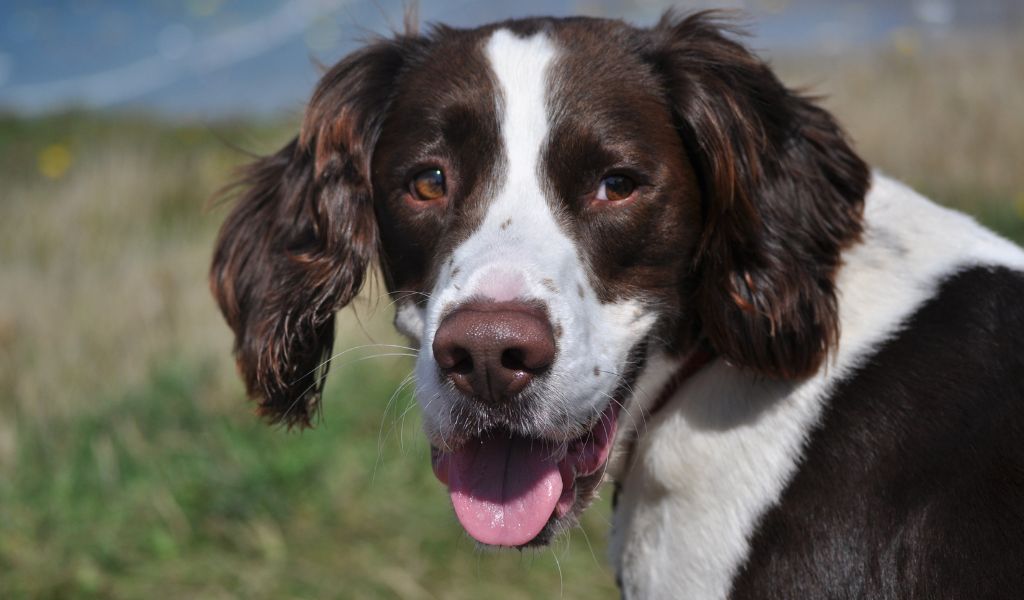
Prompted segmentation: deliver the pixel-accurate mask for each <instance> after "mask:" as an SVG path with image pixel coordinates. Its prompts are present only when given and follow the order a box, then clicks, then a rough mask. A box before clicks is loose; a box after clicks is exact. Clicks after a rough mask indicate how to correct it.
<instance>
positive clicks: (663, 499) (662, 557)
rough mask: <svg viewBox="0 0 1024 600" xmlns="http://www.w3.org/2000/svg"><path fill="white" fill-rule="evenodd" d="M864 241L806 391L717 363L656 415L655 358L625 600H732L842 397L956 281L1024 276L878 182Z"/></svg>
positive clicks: (628, 414) (951, 223) (623, 478)
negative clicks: (768, 517)
mask: <svg viewBox="0 0 1024 600" xmlns="http://www.w3.org/2000/svg"><path fill="white" fill-rule="evenodd" d="M864 219H865V232H864V237H863V240H862V242H860V243H859V244H857V245H856V246H854V247H852V248H850V249H849V250H847V251H846V252H845V254H844V257H843V259H844V261H843V267H842V268H841V269H840V272H839V274H838V279H837V288H838V295H839V301H840V323H841V328H842V329H841V332H842V333H841V338H840V342H839V345H838V347H837V348H836V349H835V350H834V351H833V352H832V353H831V354H830V356H829V359H828V361H827V363H826V365H825V366H823V367H822V368H821V369H820V370H819V371H818V372H817V373H816V374H814V375H812V376H811V377H809V378H807V379H805V380H800V381H786V380H772V379H768V378H765V377H758V376H756V375H754V374H752V373H749V372H746V371H744V370H743V369H740V368H737V367H734V366H732V365H730V364H728V363H727V362H726V361H725V360H722V359H717V360H714V361H713V362H712V363H711V364H709V365H707V366H706V367H705V368H703V369H702V370H700V371H699V372H698V373H696V374H695V375H693V376H692V377H690V378H689V379H688V380H686V381H685V382H684V383H683V384H682V385H680V386H679V387H678V389H677V390H676V392H675V393H674V394H672V395H671V398H670V399H669V400H668V401H667V403H666V404H665V407H664V408H663V409H661V410H660V411H659V412H658V413H657V414H655V415H653V416H651V415H650V407H651V406H652V405H653V401H654V399H655V398H656V397H657V394H658V391H659V390H661V389H663V388H664V386H666V385H667V383H668V382H669V381H670V379H671V378H672V377H673V374H674V373H675V371H676V366H675V363H674V362H673V361H672V360H671V359H670V358H669V357H667V356H665V355H662V354H655V355H653V356H652V357H651V358H650V360H649V361H648V364H647V367H646V368H645V370H644V372H643V373H641V375H640V377H639V380H638V382H637V384H636V385H635V386H634V389H635V390H636V391H635V393H634V395H633V397H632V398H631V400H630V401H629V402H628V403H627V404H626V406H625V409H624V410H623V415H622V419H621V422H620V426H621V433H620V436H622V437H620V438H619V440H620V443H619V444H618V448H628V447H629V444H628V443H622V441H623V440H626V441H628V440H630V439H631V436H635V437H636V439H637V440H638V441H637V443H636V444H635V451H634V452H633V455H632V456H629V457H628V459H627V457H626V456H625V454H626V452H624V451H619V452H618V453H617V455H616V460H615V461H614V462H613V463H612V464H611V468H612V470H611V471H610V472H611V474H612V476H613V477H614V478H615V479H616V481H617V482H619V483H620V484H621V486H622V491H621V494H619V502H618V504H617V507H616V510H615V514H614V518H613V530H612V535H611V542H610V554H611V559H612V563H613V565H614V566H615V568H616V571H617V572H618V574H619V575H620V577H621V579H622V585H623V588H624V592H626V595H627V596H628V597H636V598H660V597H686V598H696V599H704V598H707V599H711V598H724V597H725V596H726V594H727V593H728V590H729V587H730V585H731V581H732V579H733V577H734V575H735V573H736V571H737V569H738V568H739V567H740V565H742V564H743V561H744V560H745V559H746V556H747V552H748V549H749V548H748V544H749V540H750V536H751V535H752V533H753V531H754V530H755V528H756V526H757V523H758V520H759V519H760V518H761V516H762V515H763V514H764V512H765V511H766V510H767V509H768V507H770V506H772V505H773V504H774V503H776V502H778V500H779V498H780V497H781V495H782V492H783V490H784V489H785V487H786V485H787V483H788V482H789V480H790V479H791V478H792V476H793V474H794V473H795V471H796V469H797V465H799V463H800V458H801V454H802V451H803V448H804V446H805V444H806V442H807V440H808V437H809V435H810V433H811V431H813V429H814V427H815V426H816V424H817V423H818V422H819V420H820V417H821V414H822V411H823V409H824V407H825V404H826V402H827V399H828V397H829V395H830V393H831V391H832V390H833V389H834V386H835V385H836V384H837V383H838V382H840V381H842V380H843V379H845V378H846V377H847V376H848V375H850V374H851V373H853V372H854V371H855V370H856V369H857V368H858V367H859V366H860V365H862V364H863V363H864V361H865V360H867V359H868V358H870V355H871V350H872V349H873V348H877V347H879V346H880V345H881V344H882V343H884V341H885V340H886V339H888V338H889V337H891V336H892V335H894V334H895V333H897V332H898V331H899V330H900V327H901V325H902V323H904V322H905V321H906V319H907V318H909V317H910V315H912V314H913V313H914V312H915V311H916V310H917V309H918V308H919V307H920V306H921V304H922V303H923V302H924V301H925V300H927V298H929V297H930V296H931V295H932V294H933V293H934V291H935V289H937V286H938V285H939V284H940V283H941V282H942V281H943V280H944V279H946V278H947V277H949V276H950V275H952V274H954V273H956V272H958V271H960V270H962V269H964V268H967V267H970V266H973V265H983V264H1005V265H1012V266H1016V267H1017V268H1024V254H1022V253H1021V251H1020V250H1019V249H1018V248H1016V247H1015V246H1013V245H1012V244H1010V243H1008V242H1006V241H1005V240H1002V239H1001V238H998V237H997V236H995V235H994V234H992V233H990V232H988V231H987V230H984V229H982V228H981V227H979V226H978V225H977V224H975V223H974V222H973V221H971V220H970V219H969V218H968V217H966V216H964V215H961V214H959V213H955V212H952V211H949V210H947V209H944V208H941V207H939V206H936V205H934V204H932V203H930V202H928V201H927V200H925V199H924V198H922V197H920V196H918V195H917V194H916V193H914V192H913V191H911V190H910V189H908V188H906V187H904V186H902V185H900V184H898V183H896V182H893V181H891V180H888V179H886V178H884V177H881V176H878V175H876V176H875V180H874V184H873V190H872V192H871V193H870V195H869V197H868V202H867V204H866V207H865V215H864Z"/></svg>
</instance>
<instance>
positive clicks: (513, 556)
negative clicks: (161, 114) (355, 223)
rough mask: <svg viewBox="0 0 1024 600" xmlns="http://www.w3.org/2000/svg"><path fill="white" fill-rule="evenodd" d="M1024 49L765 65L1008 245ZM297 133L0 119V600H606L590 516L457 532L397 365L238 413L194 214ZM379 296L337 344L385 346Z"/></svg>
mask: <svg viewBox="0 0 1024 600" xmlns="http://www.w3.org/2000/svg"><path fill="white" fill-rule="evenodd" d="M1022 40H1024V36H1016V37H1014V38H1006V39H1004V38H993V39H987V40H984V39H981V38H977V37H975V38H964V39H957V40H953V41H951V42H946V43H944V44H941V45H932V44H930V43H929V42H928V41H926V40H917V39H913V38H912V37H908V38H897V39H894V41H893V43H892V44H890V45H889V46H888V47H886V48H883V49H881V50H878V51H875V52H870V53H863V54H860V55H856V56H847V57H842V58H835V59H821V58H820V57H819V58H818V59H816V60H815V61H813V62H807V61H802V60H799V59H795V58H792V57H779V58H778V59H777V63H778V67H779V69H780V70H781V71H782V72H783V73H784V75H785V78H786V80H787V81H789V82H791V83H797V84H805V83H815V84H818V85H815V89H816V90H817V91H823V92H824V93H826V94H828V95H829V98H828V99H827V100H826V101H825V102H826V105H827V106H828V107H829V108H830V109H831V110H833V111H834V112H836V113H837V114H838V115H839V117H840V119H841V120H842V121H843V122H844V123H845V124H846V125H847V128H848V129H849V131H850V132H851V134H852V136H853V137H854V139H855V140H856V142H857V144H858V148H859V149H860V150H861V151H862V152H863V153H864V155H865V156H866V157H868V158H869V159H870V160H871V161H872V162H873V163H874V164H876V165H878V166H881V167H882V168H883V169H885V170H886V171H888V172H889V173H891V174H893V175H895V176H897V177H899V178H902V179H905V180H907V181H909V182H910V183H912V184H914V185H915V186H916V187H918V188H919V189H922V191H924V192H926V193H928V194H930V195H932V196H933V197H935V198H937V199H939V200H940V201H942V202H944V203H946V204H950V205H953V206H957V207H960V208H963V209H966V210H969V211H970V212H972V213H974V214H976V215H978V216H979V218H980V219H981V220H982V221H984V222H985V223H986V224H988V225H990V226H992V227H994V228H995V229H997V230H998V231H1001V232H1002V233H1004V234H1006V235H1008V236H1010V237H1012V238H1014V239H1016V240H1017V241H1022V240H1024V172H1022V171H1021V170H1020V168H1019V162H1020V157H1021V156H1024V122H1022V121H1021V120H1020V119H1019V117H1018V115H1017V114H1016V112H1015V111H1017V110H1018V107H1019V106H1021V105H1024V69H1021V68H1020V66H1021V65H1022V64H1024V41H1022ZM823 61H824V62H823ZM822 74H828V77H827V79H825V78H823V75H822ZM295 120H296V119H285V120H282V121H280V122H274V123H253V122H236V123H230V122H228V123H217V124H213V125H197V124H193V123H172V122H164V121H160V120H158V119H154V118H152V117H148V116H145V115H129V114H95V113H84V112H72V113H67V114H61V115H53V116H48V117H42V118H32V119H28V118H19V117H14V116H7V117H0V180H2V181H3V182H4V185H3V186H2V190H0V215H2V218H0V281H2V285H3V293H0V597H3V598H47V597H54V598H58V597H59V598H66V597H82V598H89V597H97V598H137V597H202V598H220V597H223V598H233V597H241V598H324V597H338V598H480V597H488V598H495V599H497V598H538V597H552V596H553V595H556V593H557V591H559V590H560V591H561V595H562V596H563V597H565V598H580V597H608V598H610V597H614V595H615V593H614V585H613V582H612V577H611V574H610V572H609V570H608V569H607V567H606V566H605V557H604V554H605V547H606V535H607V533H606V530H607V525H608V519H609V509H608V506H607V503H606V502H605V501H602V502H601V503H599V504H598V505H597V506H596V507H595V509H593V510H591V511H589V512H588V513H587V515H586V522H585V529H584V531H585V535H584V533H581V532H575V533H574V534H573V535H572V536H571V539H570V540H566V539H563V540H561V541H560V542H559V543H558V544H557V545H556V547H555V548H554V549H552V550H546V551H541V552H527V553H522V554H520V553H516V552H502V553H481V552H480V551H478V550H477V549H476V548H475V547H474V545H473V544H472V543H471V542H470V541H469V540H468V539H467V538H466V536H465V534H463V533H462V532H461V530H460V528H459V527H458V525H457V524H456V522H455V519H454V517H453V515H452V513H451V509H450V507H449V506H448V501H447V498H446V496H445V494H444V491H443V489H442V488H441V486H440V485H439V484H438V483H437V482H436V481H435V480H434V478H433V475H432V474H431V473H430V468H429V464H428V462H429V461H428V458H427V455H428V452H427V448H426V447H425V444H424V441H423V440H422V436H421V435H420V434H419V431H418V429H419V423H418V415H417V411H416V409H415V407H414V406H413V405H412V399H411V398H410V396H409V394H408V390H407V388H402V389H399V390H398V393H397V394H396V393H395V391H396V389H398V388H400V383H401V382H402V381H403V378H404V377H405V376H406V375H407V374H408V373H409V371H410V369H411V361H410V359H409V358H406V357H375V358H371V357H372V355H374V354H375V353H383V352H384V351H383V350H377V349H375V348H373V347H369V348H364V349H361V350H359V351H355V352H353V353H352V354H351V357H352V358H351V359H349V358H348V356H346V358H345V359H344V361H343V362H339V364H337V365H335V368H334V369H333V371H332V377H331V379H330V382H329V385H328V389H327V394H326V400H325V408H324V420H323V422H322V423H321V424H320V426H319V427H318V428H317V429H315V430H312V431H306V432H301V433H300V432H286V431H284V430H281V429H277V428H271V427H266V426H265V425H263V424H262V423H260V422H259V421H258V420H257V419H256V418H255V417H254V416H253V415H252V411H251V407H250V406H248V405H247V404H246V402H245V400H244V398H243V393H242V390H241V385H240V383H239V382H238V380H237V377H236V375H235V373H234V368H233V365H232V364H231V360H230V357H229V348H230V344H231V340H230V337H229V333H228V331H227V328H226V326H224V324H223V322H222V320H221V318H220V316H219V314H218V313H217V311H216V308H215V307H214V305H213V302H212V300H211V299H210V297H209V292H208V290H207V289H206V281H205V275H206V269H207V266H208V260H209V252H210V248H211V245H212V240H213V236H214V235H215V233H216V227H217V225H218V224H219V222H220V220H221V219H222V218H223V215H224V212H225V210H224V208H223V207H215V208H213V209H211V210H208V211H207V210H204V206H205V205H206V201H207V199H208V198H209V197H210V195H211V194H212V193H213V192H214V191H215V190H216V189H217V188H218V187H220V186H221V185H223V184H224V183H225V182H226V181H227V180H228V178H229V173H230V171H231V169H232V168H233V167H235V166H237V165H238V164H240V163H241V162H243V161H244V160H246V157H245V154H244V153H243V152H241V151H239V150H238V149H236V148H237V147H240V148H244V149H246V150H249V151H252V152H255V153H267V152H269V151H272V150H273V149H275V148H276V147H277V146H278V145H280V144H282V143H283V142H284V140H285V139H286V138H287V136H288V135H289V133H290V132H291V131H292V130H293V128H294V127H295ZM379 292H380V290H379V286H378V287H376V288H372V289H371V290H370V293H367V294H365V295H364V297H363V298H361V299H360V300H359V301H358V302H357V303H356V304H357V306H356V312H352V311H346V312H345V313H344V317H343V319H342V323H341V324H340V325H339V338H340V339H339V343H338V349H339V350H340V349H344V348H347V347H353V346H359V345H363V344H371V343H375V342H380V343H389V342H395V341H397V340H396V339H395V337H394V334H393V333H391V332H390V327H389V314H388V311H387V307H386V304H387V303H386V301H382V300H381V298H380V297H379ZM389 399H390V401H389Z"/></svg>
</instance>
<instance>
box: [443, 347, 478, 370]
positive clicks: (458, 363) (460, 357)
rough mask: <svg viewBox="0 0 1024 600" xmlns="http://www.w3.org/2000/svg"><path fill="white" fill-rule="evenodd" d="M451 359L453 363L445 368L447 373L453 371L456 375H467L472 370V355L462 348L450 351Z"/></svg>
mask: <svg viewBox="0 0 1024 600" xmlns="http://www.w3.org/2000/svg"><path fill="white" fill-rule="evenodd" d="M451 359H452V361H453V363H454V364H452V366H450V367H448V368H447V369H445V371H448V372H449V373H455V374H457V375H469V374H470V373H472V372H473V357H472V356H470V355H469V352H466V351H465V350H463V349H462V348H459V349H458V350H456V351H454V352H452V358H451Z"/></svg>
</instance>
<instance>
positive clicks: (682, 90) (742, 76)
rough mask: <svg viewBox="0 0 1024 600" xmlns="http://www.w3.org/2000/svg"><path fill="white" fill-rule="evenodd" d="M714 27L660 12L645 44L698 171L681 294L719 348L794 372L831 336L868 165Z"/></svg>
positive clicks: (830, 342) (819, 356)
mask: <svg viewBox="0 0 1024 600" xmlns="http://www.w3.org/2000/svg"><path fill="white" fill-rule="evenodd" d="M723 31H727V26H723V21H722V20H721V19H720V18H718V15H717V14H716V13H707V12H705V13H698V14H695V15H692V16H689V17H686V18H682V19H680V18H677V17H675V16H674V15H673V14H672V13H669V14H666V15H665V16H664V17H663V18H662V20H661V22H660V23H659V24H658V25H657V26H656V27H655V28H654V29H653V31H652V35H653V36H654V43H653V45H652V50H651V55H650V57H649V58H650V60H651V61H652V63H653V64H654V65H655V66H656V68H657V69H658V71H659V72H660V73H661V75H662V76H663V78H664V81H665V86H666V92H667V94H668V96H669V98H670V102H671V103H672V105H673V107H674V111H675V114H676V117H677V119H678V125H679V129H680V134H681V136H682V137H683V141H684V144H685V145H686V147H687V150H688V152H689V154H690V156H689V158H690V160H691V163H692V164H693V165H694V166H695V168H696V169H697V172H698V176H699V178H700V182H701V188H702V194H703V198H702V209H703V220H704V222H703V233H702V237H701V239H700V241H699V245H698V252H697V253H696V264H695V270H696V273H697V277H698V284H697V287H696V289H695V290H694V306H695V307H696V311H697V313H698V316H699V319H700V325H699V327H700V330H701V333H702V334H703V335H704V336H706V337H707V338H708V340H709V341H710V343H711V344H712V346H714V347H715V349H716V350H717V351H718V352H720V353H721V354H722V355H723V356H725V357H726V358H728V359H730V360H731V361H733V362H734V363H736V364H738V365H741V366H744V367H749V368H752V369H754V370H756V371H758V372H761V373H764V374H767V375H770V376H777V377H801V376H805V375H808V374H810V373H813V372H814V371H815V370H816V369H817V368H818V367H819V366H820V365H821V363H822V361H823V360H824V358H825V356H826V354H827V352H828V350H829V348H831V347H833V346H834V345H835V343H836V342H837V340H838V335H839V324H838V314H837V302H836V292H835V283H834V278H835V275H836V271H837V269H838V267H839V265H840V251H841V250H842V249H843V248H844V247H846V246H848V245H849V244H851V243H853V242H854V241H856V240H857V239H858V237H859V235H860V232H861V213H862V208H863V201H864V195H865V193H866V190H867V187H868V181H869V172H868V168H867V166H866V165H865V164H864V162H863V161H862V160H861V159H860V158H859V157H858V156H857V154H855V153H854V151H853V150H852V149H851V148H850V145H849V144H848V142H847V140H846V137H845V135H844V134H843V132H842V130H841V129H840V128H839V126H838V125H837V124H836V122H835V120H834V119H833V118H832V116H831V115H830V114H828V113H827V112H826V111H824V110H822V109H821V108H819V107H817V106H815V105H814V104H813V103H812V102H811V100H809V99H808V98H805V97H802V96H800V95H798V94H796V93H794V92H792V91H790V90H788V89H787V88H786V87H785V86H783V85H782V83H780V82H779V80H778V79H777V78H776V77H775V75H774V74H773V73H772V71H771V70H770V69H769V67H768V66H767V65H766V64H765V63H763V62H761V61H760V60H759V59H757V58H756V57H755V56H753V55H752V54H751V53H750V52H748V51H747V50H746V49H745V48H744V47H743V46H742V45H740V44H739V43H737V42H736V41H734V40H733V39H731V38H730V37H728V36H727V35H725V34H724V33H723Z"/></svg>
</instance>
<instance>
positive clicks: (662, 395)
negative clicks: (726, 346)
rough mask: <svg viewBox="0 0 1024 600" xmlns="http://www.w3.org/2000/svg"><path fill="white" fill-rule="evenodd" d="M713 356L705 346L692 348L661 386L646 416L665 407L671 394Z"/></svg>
mask: <svg viewBox="0 0 1024 600" xmlns="http://www.w3.org/2000/svg"><path fill="white" fill-rule="evenodd" d="M714 357H715V354H714V352H712V351H711V350H710V349H708V348H707V347H706V346H700V347H699V348H697V349H696V350H694V351H693V352H692V353H690V355H689V356H688V357H686V360H685V361H683V363H682V364H681V365H679V367H678V368H677V369H676V371H675V373H673V374H672V376H671V377H669V379H668V381H666V382H665V384H664V385H663V386H661V392H659V393H658V397H657V398H655V399H654V402H653V403H652V404H651V408H650V409H648V411H647V416H649V417H653V416H654V415H656V414H657V413H658V412H659V411H661V409H663V408H665V405H666V404H668V401H669V400H671V399H672V396H674V395H675V393H676V392H678V391H679V388H680V387H682V385H683V384H684V383H686V382H687V381H688V380H689V379H690V378H691V377H693V376H694V375H696V374H697V372H698V371H700V370H701V369H703V368H704V366H705V365H707V364H708V363H709V362H711V359H713V358H714Z"/></svg>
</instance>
